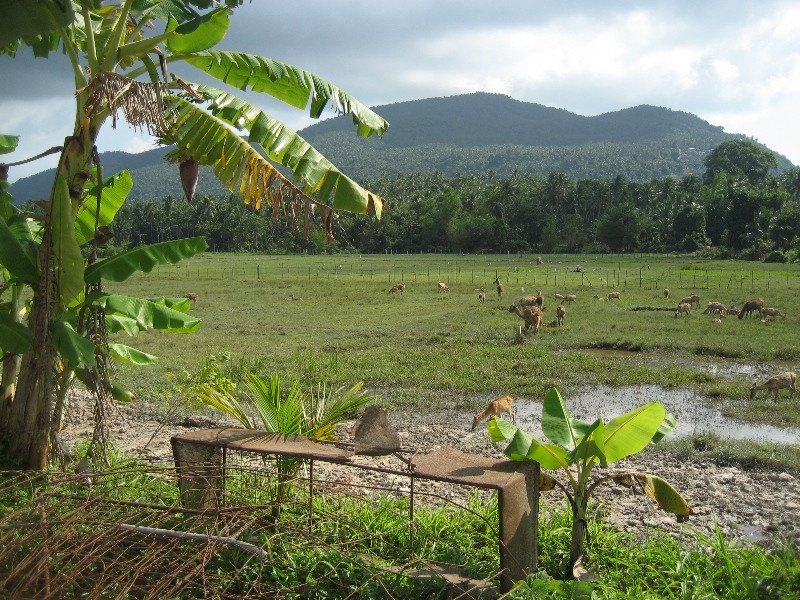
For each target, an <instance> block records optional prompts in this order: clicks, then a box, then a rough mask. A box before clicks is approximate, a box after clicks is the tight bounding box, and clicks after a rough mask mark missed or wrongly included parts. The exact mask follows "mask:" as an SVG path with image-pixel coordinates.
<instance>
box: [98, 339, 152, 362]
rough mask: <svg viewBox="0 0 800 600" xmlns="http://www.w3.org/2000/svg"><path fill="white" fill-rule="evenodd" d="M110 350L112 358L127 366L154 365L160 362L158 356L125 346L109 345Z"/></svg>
mask: <svg viewBox="0 0 800 600" xmlns="http://www.w3.org/2000/svg"><path fill="white" fill-rule="evenodd" d="M108 350H109V353H110V354H111V358H113V359H114V360H116V361H117V362H121V363H124V364H126V365H152V364H155V363H157V362H158V357H157V356H153V355H152V354H148V353H147V352H142V351H141V350H137V349H136V348H131V347H130V346H126V345H125V344H109V345H108Z"/></svg>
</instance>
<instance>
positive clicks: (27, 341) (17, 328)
mask: <svg viewBox="0 0 800 600" xmlns="http://www.w3.org/2000/svg"><path fill="white" fill-rule="evenodd" d="M32 339H33V332H32V331H31V330H30V329H28V328H27V327H25V325H23V324H22V323H17V322H16V321H15V320H14V319H12V318H11V316H10V315H9V314H8V312H6V311H5V310H0V348H2V349H3V350H4V351H5V352H13V353H15V354H22V353H23V352H25V351H26V350H27V349H28V347H29V346H30V345H31V340H32Z"/></svg>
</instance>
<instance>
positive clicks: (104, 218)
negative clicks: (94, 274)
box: [75, 170, 133, 246]
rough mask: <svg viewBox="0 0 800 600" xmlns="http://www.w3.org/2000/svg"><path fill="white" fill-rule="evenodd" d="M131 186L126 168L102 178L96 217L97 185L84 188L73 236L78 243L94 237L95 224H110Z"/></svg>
mask: <svg viewBox="0 0 800 600" xmlns="http://www.w3.org/2000/svg"><path fill="white" fill-rule="evenodd" d="M132 188H133V179H132V178H131V174H130V173H129V172H128V171H127V170H125V171H120V172H119V173H117V174H115V175H112V176H111V177H107V178H106V179H104V180H103V198H102V202H101V203H100V216H99V218H98V217H97V194H98V193H99V190H98V186H97V185H94V186H92V187H90V188H89V189H88V190H86V195H85V197H84V199H83V204H82V205H81V207H80V208H79V209H78V216H77V217H76V218H75V237H76V239H77V240H78V245H81V246H82V245H83V244H85V243H86V242H88V241H90V240H92V239H93V238H94V231H95V224H96V225H97V226H98V227H106V226H108V225H110V224H111V222H112V221H113V220H114V216H115V215H116V214H117V211H118V210H119V209H120V207H121V206H122V205H123V203H124V202H125V199H126V198H127V197H128V194H129V193H130V191H131V189H132Z"/></svg>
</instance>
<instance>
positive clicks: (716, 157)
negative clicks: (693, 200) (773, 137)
mask: <svg viewBox="0 0 800 600" xmlns="http://www.w3.org/2000/svg"><path fill="white" fill-rule="evenodd" d="M703 163H704V164H705V167H706V172H705V175H704V177H703V180H704V181H705V183H711V182H713V181H714V175H715V174H716V173H718V172H720V171H722V172H723V173H725V174H726V175H736V174H742V175H744V176H745V177H746V178H747V180H748V181H749V182H750V184H751V185H760V184H762V183H763V182H764V180H765V179H766V178H767V175H768V174H769V172H770V171H771V170H772V169H775V168H777V166H778V159H777V158H775V154H774V153H772V152H770V151H769V150H767V149H766V148H764V147H763V146H761V145H760V144H757V143H756V142H751V141H749V140H730V141H727V142H722V143H721V144H720V145H719V146H717V147H716V148H714V150H712V151H711V152H710V153H709V155H708V156H706V158H705V160H704V161H703Z"/></svg>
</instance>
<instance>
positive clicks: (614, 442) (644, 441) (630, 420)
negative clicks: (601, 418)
mask: <svg viewBox="0 0 800 600" xmlns="http://www.w3.org/2000/svg"><path fill="white" fill-rule="evenodd" d="M665 416H666V411H665V410H664V406H663V405H662V404H661V403H660V402H650V403H649V404H645V405H644V406H640V407H639V408H635V409H634V410H632V411H630V412H627V413H625V414H624V415H620V416H618V417H616V418H615V419H613V420H612V421H611V422H610V423H608V424H606V426H605V440H604V448H605V455H606V460H607V461H608V462H609V463H613V462H616V461H618V460H621V459H623V458H625V457H626V456H630V455H631V454H636V453H637V452H640V451H641V450H643V449H644V448H645V446H647V445H648V444H649V443H650V442H651V441H652V440H653V436H655V434H656V433H657V432H658V430H659V427H661V424H662V422H663V421H664V417H665Z"/></svg>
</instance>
